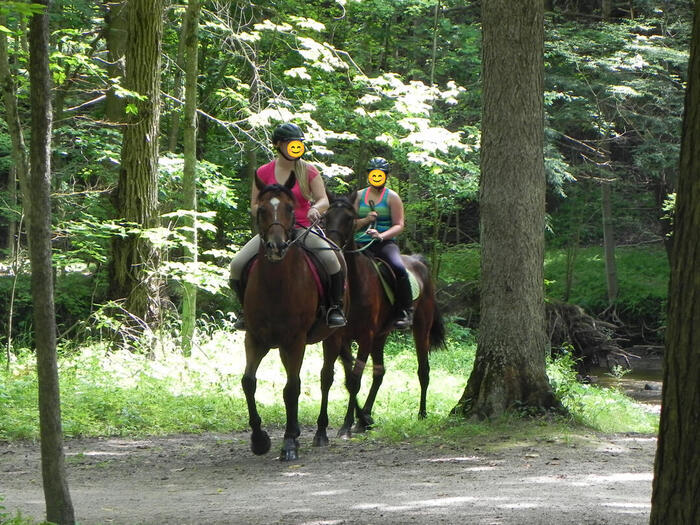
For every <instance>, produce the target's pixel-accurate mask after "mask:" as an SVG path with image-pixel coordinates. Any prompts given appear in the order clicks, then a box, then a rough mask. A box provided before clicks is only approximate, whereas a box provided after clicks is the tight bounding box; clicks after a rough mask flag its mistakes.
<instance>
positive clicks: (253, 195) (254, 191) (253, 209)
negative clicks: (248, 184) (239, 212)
mask: <svg viewBox="0 0 700 525" xmlns="http://www.w3.org/2000/svg"><path fill="white" fill-rule="evenodd" d="M256 176H257V175H256ZM259 193H260V190H259V189H258V187H257V186H256V185H255V180H253V186H252V188H251V190H250V214H251V215H252V216H253V218H255V216H256V214H257V212H258V194H259Z"/></svg>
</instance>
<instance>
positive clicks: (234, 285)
mask: <svg viewBox="0 0 700 525" xmlns="http://www.w3.org/2000/svg"><path fill="white" fill-rule="evenodd" d="M228 284H229V286H230V287H231V289H232V290H233V291H234V292H236V297H238V302H239V303H240V304H241V311H240V313H239V314H238V316H237V317H236V322H235V323H233V328H234V329H236V330H245V329H246V325H245V318H244V317H243V297H245V287H244V286H243V284H242V283H241V281H237V280H235V279H229V282H228Z"/></svg>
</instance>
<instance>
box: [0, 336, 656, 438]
mask: <svg viewBox="0 0 700 525" xmlns="http://www.w3.org/2000/svg"><path fill="white" fill-rule="evenodd" d="M448 327H449V329H448V345H447V348H445V349H441V350H437V351H434V352H433V353H432V354H431V357H430V364H431V382H430V387H429V389H428V407H427V408H428V417H427V418H426V419H423V420H418V418H417V413H418V400H419V393H420V389H419V384H418V378H417V362H416V356H415V351H414V349H413V344H412V339H411V338H410V336H409V335H407V334H394V335H392V336H391V337H390V340H389V342H388V344H387V348H386V360H385V365H386V368H387V372H386V375H385V378H384V382H383V384H382V388H381V390H380V391H379V396H378V398H377V402H376V404H375V409H374V414H373V415H374V419H375V422H376V431H375V432H373V433H372V436H373V437H374V438H378V439H386V440H390V441H402V440H406V439H412V440H416V441H440V440H445V439H448V440H456V441H460V440H462V439H464V438H465V437H469V436H472V435H482V434H488V433H491V432H497V431H498V428H499V427H498V425H499V424H500V423H498V422H497V421H496V422H489V423H483V422H473V421H464V420H461V419H459V418H454V417H450V416H449V413H450V411H451V410H452V408H453V407H454V406H455V404H456V403H457V401H458V400H459V398H460V396H461V394H462V391H463V389H464V386H465V384H466V380H467V377H468V376H469V373H470V371H471V368H472V365H473V361H474V354H475V351H476V346H475V343H474V339H473V337H472V335H471V334H470V333H469V331H468V330H466V329H463V328H460V327H459V326H458V325H456V324H452V323H450V324H448ZM244 362H245V357H244V348H243V337H242V334H240V333H230V332H226V331H223V330H219V331H214V332H212V333H210V334H208V335H207V337H206V339H204V340H202V341H200V342H199V345H197V347H196V348H195V350H194V352H193V354H192V356H191V357H188V358H185V357H183V356H182V355H181V353H180V352H179V351H178V349H177V348H176V347H175V346H174V345H173V344H172V340H171V339H168V338H167V337H164V338H163V340H162V341H160V344H156V345H155V346H154V349H153V351H152V355H151V356H150V357H147V356H145V355H142V354H136V353H132V352H129V351H126V350H121V351H116V350H115V351H110V350H109V349H108V348H107V347H106V346H105V345H102V344H94V345H92V346H85V347H81V348H78V349H70V350H68V349H64V350H62V351H61V356H60V359H59V370H60V381H61V402H62V418H63V429H64V432H65V434H66V436H67V437H79V436H144V435H164V434H174V433H200V432H205V431H213V432H236V431H245V430H247V429H248V414H247V410H246V404H245V398H244V395H243V391H242V388H241V386H240V380H241V377H242V373H243V367H244ZM34 363H35V360H34V359H33V357H32V356H31V355H30V354H29V353H28V352H24V353H19V355H18V356H16V357H14V356H13V360H12V362H11V363H10V366H9V369H8V367H7V363H6V362H4V361H0V365H1V367H2V368H1V369H2V371H1V372H0V405H1V406H2V410H0V439H2V440H16V439H36V438H37V436H38V414H37V403H38V402H37V380H36V373H35V364H34ZM321 365H322V349H321V347H320V345H313V346H309V347H308V348H307V353H306V357H305V360H304V365H303V368H302V389H301V394H300V397H299V407H300V408H299V418H300V423H301V424H302V425H303V426H304V427H315V425H316V418H317V416H318V407H319V401H320V387H319V375H320V370H321ZM571 365H572V363H571V362H570V361H566V360H564V361H559V362H557V363H550V364H549V366H548V371H549V374H550V377H551V378H552V382H553V384H554V386H555V387H556V390H557V393H558V395H559V396H560V398H561V399H562V402H563V403H564V405H565V406H566V407H567V408H568V409H569V411H570V415H569V416H568V417H560V418H556V419H551V418H549V419H548V420H547V422H546V426H547V427H548V428H550V429H552V431H556V432H560V431H561V429H563V428H565V427H567V426H568V425H584V426H587V427H590V428H592V429H595V430H600V431H603V432H642V433H651V432H655V431H656V426H657V424H658V422H657V420H658V417H657V416H655V415H653V414H648V413H647V412H645V411H644V410H643V409H642V408H640V405H638V404H636V403H634V402H633V401H632V400H631V399H629V398H627V397H626V396H624V395H623V394H621V393H618V392H615V391H611V390H608V389H601V388H598V387H595V386H590V385H582V384H580V383H578V382H576V380H575V373H574V372H573V371H572V368H571ZM371 370H372V367H371V366H368V367H367V368H366V370H365V375H364V376H363V384H362V390H361V393H360V399H361V400H363V399H364V398H365V396H366V393H367V391H368V389H369V384H370V382H371ZM335 371H336V373H335V382H334V384H333V387H332V389H331V392H330V403H329V418H330V427H331V429H333V428H337V427H339V426H340V424H341V422H342V418H343V416H344V414H345V407H346V403H347V392H346V390H345V386H344V377H343V372H342V368H341V367H340V365H339V364H338V363H336V367H335ZM285 382H286V378H285V374H284V368H283V366H282V363H281V361H280V359H279V355H278V352H276V351H272V352H270V354H269V355H268V356H267V357H266V358H265V359H264V360H263V362H262V364H261V366H260V369H259V370H258V385H257V394H256V399H257V401H258V409H259V411H260V415H261V417H262V419H263V424H264V425H265V426H268V427H281V426H283V425H284V421H285V410H284V403H283V400H282V390H283V388H284V385H285ZM516 416H517V414H516ZM516 416H513V415H510V416H508V417H509V418H512V417H516ZM539 425H540V424H539V423H535V426H536V427H537V428H539ZM507 426H512V425H511V424H507ZM555 429H557V430H555ZM539 431H541V429H540V430H538V432H539Z"/></svg>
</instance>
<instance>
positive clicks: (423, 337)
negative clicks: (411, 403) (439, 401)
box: [413, 319, 430, 419]
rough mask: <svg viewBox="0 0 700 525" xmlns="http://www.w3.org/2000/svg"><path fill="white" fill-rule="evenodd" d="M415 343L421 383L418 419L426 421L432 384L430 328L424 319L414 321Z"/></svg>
mask: <svg viewBox="0 0 700 525" xmlns="http://www.w3.org/2000/svg"><path fill="white" fill-rule="evenodd" d="M413 341H414V343H415V345H416V357H417V358H418V382H419V383H420V405H419V408H418V418H419V419H424V418H425V417H426V416H427V412H426V407H425V404H426V397H427V393H428V384H429V383H430V362H429V361H428V354H429V353H430V328H429V327H428V326H427V324H426V323H424V322H422V319H418V320H414V323H413Z"/></svg>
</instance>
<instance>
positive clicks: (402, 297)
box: [367, 240, 412, 310]
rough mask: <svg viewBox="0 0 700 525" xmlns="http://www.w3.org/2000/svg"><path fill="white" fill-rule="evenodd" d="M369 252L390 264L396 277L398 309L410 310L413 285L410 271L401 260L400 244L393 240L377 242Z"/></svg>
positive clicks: (370, 247) (371, 246) (368, 249)
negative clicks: (409, 274) (409, 278)
mask: <svg viewBox="0 0 700 525" xmlns="http://www.w3.org/2000/svg"><path fill="white" fill-rule="evenodd" d="M367 251H368V252H371V253H372V255H374V256H375V257H379V258H380V259H382V260H384V261H386V262H387V263H389V266H391V269H392V270H393V271H394V274H395V275H396V307H397V308H398V309H399V310H405V309H407V308H409V307H410V306H411V303H412V297H411V283H410V281H409V280H408V271H407V270H406V267H405V266H404V264H403V260H402V259H401V252H400V251H399V246H398V244H396V242H395V241H393V240H389V241H382V242H377V241H375V242H373V243H372V244H371V245H370V246H369V248H367Z"/></svg>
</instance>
